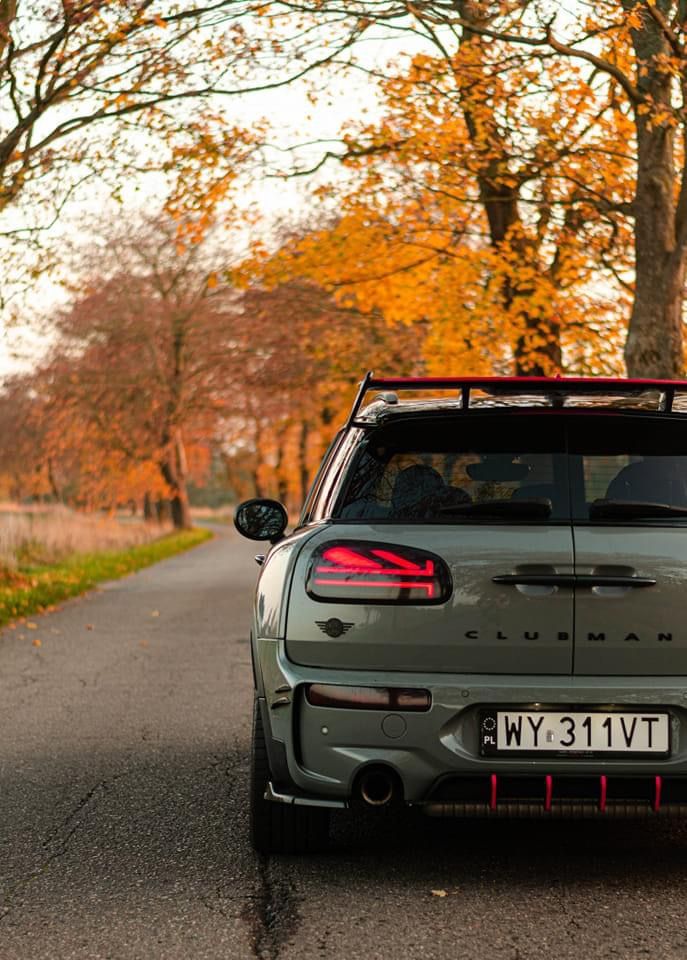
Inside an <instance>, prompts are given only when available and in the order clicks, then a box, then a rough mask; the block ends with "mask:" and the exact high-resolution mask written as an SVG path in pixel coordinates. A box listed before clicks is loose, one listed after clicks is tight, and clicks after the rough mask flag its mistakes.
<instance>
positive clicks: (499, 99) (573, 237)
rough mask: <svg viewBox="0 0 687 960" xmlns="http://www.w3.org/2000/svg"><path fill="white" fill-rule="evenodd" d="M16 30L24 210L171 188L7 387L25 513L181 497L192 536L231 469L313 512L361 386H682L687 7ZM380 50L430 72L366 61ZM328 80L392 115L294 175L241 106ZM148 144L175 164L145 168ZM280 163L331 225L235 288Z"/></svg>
mask: <svg viewBox="0 0 687 960" xmlns="http://www.w3.org/2000/svg"><path fill="white" fill-rule="evenodd" d="M31 9H33V13H34V14H35V17H34V21H33V27H32V28H31V29H33V31H34V33H35V35H36V38H37V39H36V40H35V41H33V40H32V39H31V36H32V35H33V34H32V33H31V29H29V26H30V25H29V20H28V19H27V16H28V15H27V14H26V12H25V11H26V10H31ZM0 12H1V17H0V84H4V89H5V91H6V92H7V94H8V96H9V100H8V102H9V103H10V104H11V107H10V109H9V113H8V114H7V117H8V121H7V130H6V131H5V133H4V134H3V136H4V140H3V141H2V142H0V213H1V212H2V210H3V208H4V209H5V210H9V209H10V208H14V207H16V206H17V204H19V203H20V202H21V197H22V196H29V197H31V196H34V195H35V191H36V189H39V188H40V187H41V185H42V184H43V183H44V182H45V183H48V182H54V183H58V185H59V189H58V190H57V194H55V195H54V196H55V197H57V196H58V194H59V195H61V194H60V191H61V192H62V194H64V192H65V191H66V192H67V193H68V192H69V190H70V189H71V188H72V185H74V184H75V183H76V182H77V180H78V177H79V176H81V175H82V174H83V173H84V171H86V170H87V171H90V172H89V174H88V175H89V176H90V174H91V173H95V172H96V171H97V172H98V174H99V175H102V176H107V175H108V171H107V156H110V155H112V154H113V152H114V155H115V157H116V162H115V163H114V165H113V170H115V169H116V170H117V171H118V173H116V174H113V173H112V171H109V174H110V175H112V176H113V178H114V180H115V181H116V183H120V184H121V176H122V171H127V173H133V171H135V170H138V172H140V171H141V170H146V171H151V170H156V171H157V172H158V173H161V174H164V175H166V176H167V178H168V184H169V190H170V193H169V196H168V200H167V204H166V207H165V212H164V213H163V214H161V216H160V217H159V218H156V219H154V220H148V221H146V222H145V223H141V224H140V225H138V226H136V224H126V225H125V226H124V228H111V229H110V230H109V232H107V235H106V236H105V242H104V243H103V244H101V245H100V246H99V247H97V248H95V251H94V252H93V251H92V252H91V257H90V260H89V258H88V257H87V258H86V259H85V260H83V261H82V262H81V263H80V264H79V266H78V269H76V268H75V269H74V279H73V283H72V289H71V299H70V302H69V304H68V305H67V306H66V308H65V309H63V310H62V311H61V312H59V314H58V315H55V316H53V317H52V318H51V320H52V329H53V331H54V337H55V339H54V345H53V348H52V349H51V351H50V352H49V353H48V355H47V356H46V359H45V362H44V363H43V364H42V365H41V367H40V369H38V370H36V371H35V372H33V373H32V374H31V375H25V376H21V377H15V378H13V379H12V380H9V381H8V382H7V383H6V385H5V387H4V390H3V393H2V395H0V427H1V428H2V430H1V433H0V474H1V475H2V477H3V483H4V486H5V487H6V488H11V489H12V490H13V491H14V492H15V493H18V494H21V495H35V496H50V497H52V498H55V499H59V500H64V501H67V502H70V503H75V504H79V505H82V506H86V507H92V508H93V507H111V506H113V505H116V504H121V503H124V502H127V501H128V500H135V501H142V500H145V501H146V502H147V503H148V504H150V503H153V502H155V501H157V500H160V499H169V500H170V501H171V503H172V510H173V515H174V520H175V523H176V524H177V525H178V526H185V525H187V524H188V522H189V514H188V501H189V494H188V487H189V484H190V483H196V484H199V483H203V482H205V480H206V479H207V477H208V476H210V475H211V474H212V475H213V476H217V475H218V473H219V475H220V476H221V477H223V478H224V482H226V484H227V486H228V488H230V489H231V492H232V495H234V496H236V497H240V496H244V495H252V494H256V493H257V494H270V495H276V496H279V497H280V498H281V499H283V500H285V501H286V502H287V503H288V504H289V506H290V507H292V508H294V507H295V506H297V504H298V503H299V502H301V501H302V499H303V497H304V494H305V491H306V489H307V486H308V484H309V482H310V478H311V477H312V474H313V472H314V469H315V467H316V465H317V463H318V462H319V459H320V458H321V456H322V453H323V451H324V450H325V449H326V446H327V444H328V443H329V441H330V440H331V437H332V435H333V433H334V431H335V429H336V428H337V426H338V424H339V422H340V421H341V419H342V417H343V415H344V412H345V410H346V408H347V407H348V404H349V403H350V399H351V396H352V393H353V390H354V388H355V383H356V382H357V380H358V379H359V378H360V375H361V374H362V372H363V371H364V370H366V369H370V368H375V369H377V371H378V372H389V373H395V374H413V373H429V374H449V373H451V374H491V373H503V374H510V373H517V374H548V375H552V374H558V373H563V374H564V373H591V374H595V373H598V374H600V373H622V372H623V370H624V367H625V366H626V369H627V370H628V372H629V373H631V374H632V375H635V376H666V377H675V376H680V375H682V374H683V372H684V348H683V313H684V285H685V269H686V267H687V150H686V149H685V143H686V139H687V110H686V107H687V84H686V83H685V77H686V76H687V8H686V7H685V4H684V3H682V2H681V0H658V2H654V0H628V2H621V0H600V2H599V3H595V4H593V5H582V4H580V5H579V9H577V8H576V9H575V11H573V13H571V12H570V11H568V12H566V11H565V10H563V9H562V8H561V6H560V5H559V4H551V3H549V2H548V0H514V2H499V0H454V2H445V0H436V2H434V0H427V2H422V3H417V4H410V3H407V2H405V0H385V2H383V3H382V2H379V0H350V2H346V3H345V4H342V3H340V0H291V2H288V3H286V2H278V0H275V2H264V3H249V2H239V0H220V2H218V3H216V4H204V3H200V2H198V0H196V2H194V3H189V4H181V3H168V4H163V3H148V2H145V0H141V2H137V3H122V2H119V0H116V2H113V3H109V4H107V5H103V4H100V3H91V2H86V0H80V2H74V3H69V4H67V3H64V4H61V5H55V6H54V9H53V7H52V6H51V5H50V4H47V5H41V6H40V7H39V6H35V8H32V6H31V4H28V5H26V6H24V7H23V8H22V7H21V6H20V5H19V4H16V3H5V4H0ZM578 14H579V15H578ZM370 37H376V38H381V39H384V38H389V37H395V38H396V40H397V41H398V38H399V37H401V38H405V39H407V49H406V53H405V54H404V55H403V56H395V57H393V58H391V57H390V58H389V62H388V63H386V62H381V61H380V62H376V63H375V64H371V63H370V61H369V59H366V57H365V55H364V49H365V47H364V43H363V44H361V43H360V41H365V40H366V39H369V38H370ZM313 71H316V73H313V76H316V77H317V78H318V79H319V80H320V81H322V78H323V77H324V79H325V85H326V80H327V78H328V77H329V76H330V72H332V71H333V72H337V71H338V73H342V72H343V74H344V75H345V76H351V75H353V74H352V73H351V71H355V72H356V75H359V74H360V73H363V74H365V73H366V74H367V75H368V81H369V85H370V90H371V91H372V92H373V94H374V97H375V104H376V108H375V109H374V110H373V111H372V113H371V117H372V119H364V120H363V119H358V120H357V121H348V122H347V123H345V125H344V127H343V128H342V130H341V134H340V139H339V141H338V142H337V143H335V144H331V143H327V144H323V145H322V146H321V147H320V148H318V147H317V146H313V145H312V144H311V145H310V147H309V149H308V151H307V153H306V154H303V156H307V158H308V159H307V160H297V161H296V162H295V164H294V165H293V166H285V165H284V163H283V162H282V160H281V156H280V159H278V160H275V159H274V154H269V152H267V153H266V152H264V150H263V147H264V145H265V142H266V141H267V140H269V131H267V130H266V127H265V125H264V124H263V122H262V121H261V120H260V119H259V118H258V117H257V116H256V117H255V120H254V122H253V123H250V124H244V125H241V124H238V123H236V122H235V121H234V120H233V119H232V118H231V116H230V112H229V111H227V109H226V107H225V106H224V105H225V104H226V103H227V102H231V98H232V97H234V96H235V95H236V94H237V93H241V92H243V91H246V90H251V89H263V88H269V87H272V86H280V85H284V84H286V83H288V82H290V81H291V80H292V79H293V78H294V77H300V76H309V75H310V74H311V73H312V72H313ZM319 89H320V88H318V87H313V90H312V93H311V97H312V100H313V102H314V104H315V108H317V102H318V96H319V95H320V94H319V93H318V90H319ZM188 105H192V109H189V107H188ZM97 129H102V131H104V134H103V135H104V139H102V138H101V139H100V140H98V141H97V142H98V143H99V144H100V146H98V147H97V148H96V147H95V146H94V144H95V143H96V140H94V139H92V137H94V136H95V134H94V131H95V130H97ZM132 136H133V138H134V139H133V140H132ZM140 136H144V137H145V138H146V140H145V142H146V143H147V144H150V143H153V142H155V143H157V144H159V150H153V151H152V152H151V151H150V150H144V151H141V152H139V153H137V151H136V149H134V146H135V144H136V143H138V142H139V141H137V139H136V138H137V137H140ZM96 139H97V138H96ZM140 142H142V141H140ZM105 144H107V149H106V148H105V146H104V145H105ZM318 150H319V152H318ZM108 151H109V152H108ZM313 151H315V152H314V153H313ZM295 155H296V156H298V153H297V152H296V154H295ZM266 156H271V157H272V159H271V160H270V169H269V172H270V174H271V175H273V176H274V175H275V174H276V175H279V176H284V177H288V176H291V175H296V174H297V175H298V176H305V177H307V175H308V174H309V173H315V172H317V174H318V179H317V181H316V182H317V186H316V187H313V199H314V205H313V211H315V210H316V204H317V202H318V201H320V202H321V204H322V209H321V210H320V211H318V212H311V213H309V214H308V215H307V216H304V217H303V218H302V222H301V223H300V224H295V225H294V224H292V225H290V226H287V227H285V228H283V229H281V231H279V232H278V235H275V232H274V231H272V232H269V231H267V230H266V229H265V230H263V232H262V233H260V231H259V230H257V231H256V223H255V220H254V218H251V220H250V222H249V220H248V218H246V220H245V221H244V223H243V229H244V234H245V235H248V231H249V230H253V231H254V233H253V238H254V242H253V244H252V250H251V251H250V253H249V254H248V255H247V256H246V257H244V258H243V261H242V262H241V263H239V264H237V263H236V257H235V256H234V255H232V254H231V253H230V252H229V251H227V250H222V248H221V246H219V245H218V243H217V241H216V240H214V239H213V229H214V228H215V227H216V226H217V225H218V224H219V225H224V226H226V225H227V224H228V222H229V221H231V224H230V225H231V227H232V229H233V231H234V234H233V235H234V236H236V234H237V233H239V232H240V231H241V223H240V222H239V221H238V219H237V218H238V217H239V216H240V214H239V210H240V209H241V206H240V204H239V203H237V202H236V200H237V194H238V192H239V191H240V189H241V184H245V183H246V179H245V178H246V171H247V170H248V169H250V170H251V171H253V172H254V171H255V166H254V165H255V163H256V161H257V159H258V158H262V159H264V158H265V157H266ZM62 177H63V179H60V178H62ZM117 177H119V181H117ZM242 177H243V178H244V179H243V180H242ZM51 178H52V180H51ZM117 189H118V188H117V187H115V193H116V192H117ZM58 206H59V203H58Z"/></svg>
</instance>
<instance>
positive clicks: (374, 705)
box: [305, 683, 432, 713]
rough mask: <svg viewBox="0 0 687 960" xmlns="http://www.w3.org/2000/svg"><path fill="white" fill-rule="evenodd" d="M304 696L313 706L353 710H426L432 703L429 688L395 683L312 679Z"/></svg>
mask: <svg viewBox="0 0 687 960" xmlns="http://www.w3.org/2000/svg"><path fill="white" fill-rule="evenodd" d="M305 696H306V699H307V701H308V703H309V704H311V705H312V706H313V707H347V708H349V709H353V710H406V711H409V712H413V713H419V712H425V711H427V710H429V708H430V707H431V706H432V697H431V694H430V692H429V690H406V689H402V688H397V687H342V686H334V685H333V684H329V683H311V684H310V685H309V686H307V687H306V688H305Z"/></svg>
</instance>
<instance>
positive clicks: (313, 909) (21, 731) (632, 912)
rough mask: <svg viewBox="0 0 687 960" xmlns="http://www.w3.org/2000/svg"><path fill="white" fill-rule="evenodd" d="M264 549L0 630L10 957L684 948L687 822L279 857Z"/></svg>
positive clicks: (186, 559) (1, 896) (351, 959)
mask: <svg viewBox="0 0 687 960" xmlns="http://www.w3.org/2000/svg"><path fill="white" fill-rule="evenodd" d="M255 552H256V551H255V550H254V549H253V548H252V547H251V545H250V544H247V543H245V542H239V541H238V540H237V539H235V538H234V536H233V535H231V534H228V533H225V534H223V535H222V536H220V537H218V538H217V539H216V540H215V541H213V542H212V543H209V544H207V545H204V546H202V547H200V548H198V549H196V550H194V551H192V552H191V553H188V554H184V555H181V556H179V557H176V558H174V559H172V560H168V561H166V562H164V563H161V564H159V565H158V566H156V567H153V568H150V569H148V570H146V571H143V572H141V573H139V574H137V575H135V576H132V577H130V578H128V579H126V580H122V581H118V582H116V583H112V584H108V585H106V586H105V587H104V589H102V590H99V591H98V592H96V593H92V594H90V595H89V596H87V597H85V598H82V599H80V600H77V601H74V602H71V603H69V604H67V605H65V606H64V607H63V608H62V609H61V610H59V611H56V612H54V613H51V614H47V615H45V616H42V617H37V618H35V620H34V621H33V622H34V623H35V624H36V628H35V629H31V628H29V627H28V626H27V625H23V626H19V627H17V628H16V629H14V630H5V631H4V632H2V633H0V730H1V731H2V736H1V740H0V960H15V958H21V960H40V958H50V960H62V958H70V960H71V958H79V960H85V958H88V960H95V958H103V960H105V958H107V960H115V958H117V960H119V958H141V960H157V958H164V960H168V958H184V960H186V958H188V960H201V958H205V957H212V958H248V960H250V958H255V957H257V958H260V960H277V958H278V960H291V958H299V960H306V958H307V960H323V958H346V960H356V958H365V960H374V958H384V960H387V958H389V960H390V958H394V960H396V958H403V960H406V958H410V960H414V958H424V957H431V958H446V960H449V958H450V960H462V958H468V957H469V958H479V960H482V958H485V960H486V958H488V960H516V958H517V960H538V958H542V960H544V958H546V960H550V958H552V957H553V958H556V960H567V958H573V957H574V958H575V960H579V958H580V957H583V958H585V960H592V958H601V957H603V958H607V957H608V958H610V957H614V958H615V957H617V958H622V960H633V958H646V957H650V958H652V960H658V958H664V957H670V958H681V960H684V957H685V956H686V955H687V909H686V908H687V832H686V830H685V828H683V827H682V826H680V825H678V826H675V825H670V824H650V825H648V826H642V827H638V826H636V825H631V824H623V823H603V824H598V823H591V824H590V823H581V824H577V825H575V824H565V823H544V824H539V823H527V824H524V823H517V822H516V823H511V824H508V823H502V822H499V823H495V824H488V823H460V822H453V821H439V822H436V821H429V820H424V819H422V818H421V817H418V818H417V819H416V818H413V817H409V816H395V817H394V818H391V819H389V818H383V819H382V820H375V819H371V820H364V821H360V820H353V819H349V818H348V817H347V816H344V815H340V819H339V821H338V822H337V824H336V828H335V837H334V843H333V849H332V852H331V853H329V854H328V855H326V856H325V855H323V856H318V857H307V858H302V859H298V858H287V857H283V858H274V859H272V860H269V861H267V860H264V859H260V858H258V857H256V856H255V855H254V854H253V853H252V852H251V850H250V848H249V846H248V843H247V840H246V829H247V817H246V795H247V789H246V781H247V774H248V750H249V733H250V710H251V702H252V690H251V671H250V662H249V649H248V644H247V639H246V638H247V633H248V623H249V607H250V594H251V588H252V584H253V582H254V580H255V574H256V569H257V568H256V567H255V565H254V564H253V562H252V555H253V553H255ZM36 640H40V645H37V644H35V643H34V642H35V641H36ZM433 891H440V892H442V893H445V895H443V896H437V895H435V894H434V893H433Z"/></svg>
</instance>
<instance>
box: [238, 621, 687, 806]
mask: <svg viewBox="0 0 687 960" xmlns="http://www.w3.org/2000/svg"><path fill="white" fill-rule="evenodd" d="M255 652H256V656H257V661H258V662H257V667H258V674H259V686H260V692H261V694H262V696H261V708H262V711H263V722H264V726H265V731H266V733H267V737H268V744H267V745H268V752H269V756H270V766H271V769H272V774H273V780H274V785H273V788H272V789H273V793H274V794H275V796H273V797H272V798H271V799H275V800H276V799H277V796H279V797H281V798H282V800H281V802H292V801H295V802H300V801H306V802H310V803H312V802H315V803H317V802H318V800H319V801H321V802H322V803H323V804H324V805H329V806H340V805H346V804H347V803H348V802H349V801H350V799H351V797H352V793H353V788H354V784H355V782H356V778H357V777H358V776H359V774H360V773H361V771H362V770H363V769H364V768H365V767H366V766H368V765H372V764H375V765H378V764H384V765H386V766H388V767H389V768H391V770H393V771H394V772H395V773H396V774H397V775H398V777H400V780H401V782H402V784H403V798H404V800H405V802H406V803H409V804H414V805H415V804H418V805H419V804H422V805H423V806H425V807H426V809H427V812H429V813H433V814H434V815H438V816H441V815H460V814H461V813H462V814H463V815H467V816H476V815H482V814H483V815H493V814H494V809H495V807H499V806H500V810H501V815H503V813H504V812H506V811H508V810H509V809H510V811H511V813H510V815H522V816H529V815H535V813H536V811H537V810H538V809H539V808H540V807H542V806H543V807H545V808H546V812H551V813H554V812H555V811H558V812H559V813H562V812H563V811H564V809H568V811H569V814H571V815H580V816H588V815H589V816H594V815H596V813H595V811H598V809H599V807H600V806H601V808H602V812H608V813H612V812H613V811H616V812H619V811H621V809H625V813H628V812H630V809H629V808H628V804H629V805H630V807H632V806H633V805H634V806H636V807H637V810H638V812H640V813H641V812H642V811H644V810H645V809H647V810H648V811H651V810H653V809H656V810H657V809H660V810H662V811H663V812H665V813H668V812H670V811H671V810H672V812H677V813H679V814H680V815H683V814H684V813H686V812H687V806H685V804H687V677H582V676H575V677H571V676H503V675H467V674H465V675H449V674H436V673H435V674H425V673H413V674H409V673H408V672H405V671H404V672H403V673H393V672H388V673H387V672H385V673H383V674H381V673H378V672H369V671H343V670H329V669H319V668H315V667H304V666H300V665H297V664H293V663H291V662H290V661H289V660H288V658H287V657H286V654H285V650H284V641H283V640H265V639H260V640H258V641H257V643H256V645H255ZM308 683H336V684H349V685H366V684H368V685H372V686H374V685H377V686H380V685H387V686H399V687H421V688H424V689H428V690H429V691H430V692H431V694H432V707H431V709H430V710H429V711H428V712H426V713H403V714H401V713H396V714H395V717H400V718H401V721H402V722H401V721H399V720H398V719H395V720H394V722H393V723H389V722H386V723H385V720H387V718H388V716H389V715H388V714H387V713H386V712H384V711H371V710H357V709H342V708H331V707H314V706H311V705H310V704H308V703H307V701H306V700H305V697H304V693H303V687H304V685H305V684H308ZM535 704H536V705H545V706H549V707H552V708H555V707H560V708H570V707H572V706H577V707H582V708H583V707H584V706H587V705H588V706H590V707H592V706H595V707H603V708H611V707H626V708H639V709H641V708H645V709H651V710H654V711H655V710H657V709H665V710H668V712H669V713H670V715H671V755H670V756H669V757H668V758H665V757H656V758H649V759H646V758H642V759H638V758H633V757H631V756H628V757H620V758H607V759H598V758H590V757H586V758H585V757H584V756H580V757H574V758H573V757H563V758H558V757H556V758H551V757H541V758H540V757H534V758H522V757H506V758H503V757H498V758H495V757H488V758H487V757H482V756H480V752H479V741H478V734H479V726H478V716H479V711H480V710H481V709H482V708H483V707H486V706H501V705H504V706H506V705H510V706H529V707H530V708H531V707H532V706H533V705H535ZM657 777H658V778H660V783H659V784H658V785H657V779H656V778H657ZM494 778H496V788H495V789H496V804H494V797H493V790H494ZM683 778H685V779H684V783H683ZM447 784H450V788H449V787H447ZM657 790H658V803H657V793H656V791H657ZM602 795H603V797H604V800H603V802H602V799H601V798H602ZM532 804H534V806H532ZM528 805H529V806H528ZM683 808H684V809H683ZM518 809H519V811H520V812H519V813H518ZM564 815H565V814H564Z"/></svg>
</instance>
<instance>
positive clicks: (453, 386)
mask: <svg viewBox="0 0 687 960" xmlns="http://www.w3.org/2000/svg"><path fill="white" fill-rule="evenodd" d="M442 389H444V390H459V391H460V394H461V399H462V406H463V409H464V410H467V409H468V408H469V406H470V392H471V390H473V389H478V390H483V391H485V392H486V393H491V394H504V393H506V394H507V393H512V394H514V395H516V394H519V393H544V394H550V395H551V396H553V397H555V396H556V395H560V394H563V393H566V392H568V391H569V392H571V393H576V394H585V393H589V394H593V393H598V392H604V393H617V394H638V393H642V392H643V391H645V390H652V389H653V390H660V391H661V392H663V393H664V394H665V399H664V402H663V405H662V407H661V409H660V411H658V412H660V413H670V412H671V411H672V409H673V400H674V398H675V391H676V390H680V391H687V380H660V379H649V378H647V379H643V378H638V377H633V378H621V377H560V376H558V377H375V375H374V373H373V372H372V370H368V372H367V373H366V374H365V377H364V378H363V380H362V381H361V382H360V386H359V389H358V393H357V395H356V398H355V400H354V401H353V406H352V407H351V412H350V414H349V416H348V420H347V422H346V428H347V429H348V428H350V427H352V426H354V425H355V422H356V418H357V416H358V413H359V412H360V408H361V407H362V405H363V401H364V399H365V395H366V394H367V393H368V391H370V390H393V391H394V392H398V391H399V390H442Z"/></svg>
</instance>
